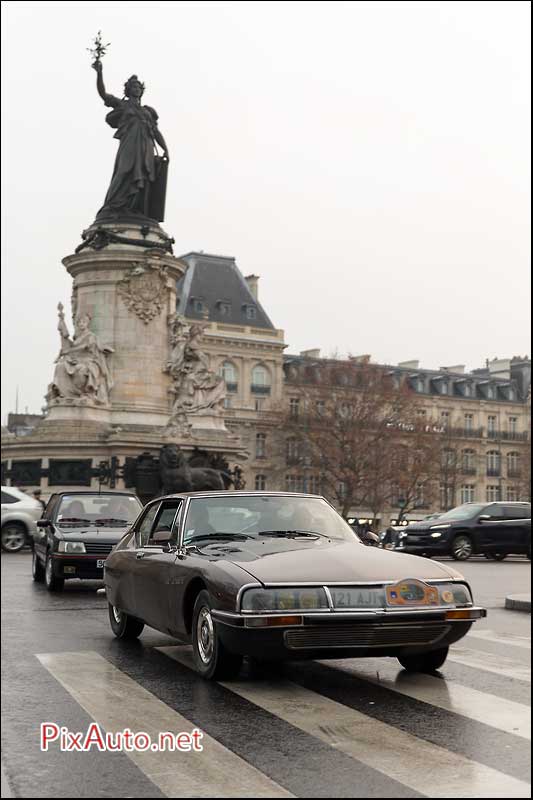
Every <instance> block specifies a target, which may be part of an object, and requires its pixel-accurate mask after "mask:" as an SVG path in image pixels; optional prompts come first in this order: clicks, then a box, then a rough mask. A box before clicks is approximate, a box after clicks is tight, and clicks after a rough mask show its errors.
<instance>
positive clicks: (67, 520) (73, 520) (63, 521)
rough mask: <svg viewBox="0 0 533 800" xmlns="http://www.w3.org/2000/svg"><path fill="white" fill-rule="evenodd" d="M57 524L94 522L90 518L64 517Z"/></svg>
mask: <svg viewBox="0 0 533 800" xmlns="http://www.w3.org/2000/svg"><path fill="white" fill-rule="evenodd" d="M57 524H58V525H59V526H60V527H61V525H92V522H91V520H90V519H82V518H81V517H63V518H62V519H59V520H58V521H57Z"/></svg>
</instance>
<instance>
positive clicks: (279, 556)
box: [104, 491, 486, 679]
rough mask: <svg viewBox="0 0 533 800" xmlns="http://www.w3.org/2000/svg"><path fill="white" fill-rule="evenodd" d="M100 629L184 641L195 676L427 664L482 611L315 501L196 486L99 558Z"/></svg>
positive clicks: (463, 585)
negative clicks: (248, 663)
mask: <svg viewBox="0 0 533 800" xmlns="http://www.w3.org/2000/svg"><path fill="white" fill-rule="evenodd" d="M104 580H105V585H106V594H107V599H108V602H109V619H110V623H111V628H112V630H113V632H114V634H115V635H116V636H117V637H118V638H122V639H129V638H134V637H137V636H139V634H140V633H141V631H142V629H143V627H144V625H145V624H146V625H149V626H151V627H153V628H156V629H157V630H159V631H161V632H163V633H166V634H170V635H171V636H175V637H177V638H179V639H181V640H182V641H186V642H190V643H192V647H193V654H194V661H195V664H196V667H197V669H198V671H199V673H200V674H201V675H202V676H204V677H205V678H208V679H220V678H222V677H225V678H228V677H231V676H232V675H235V674H237V672H238V671H239V669H240V666H241V662H242V659H243V656H251V657H254V658H256V659H259V660H264V661H274V660H283V659H285V660H295V659H302V658H305V659H310V658H321V659H327V658H348V657H350V658H353V657H357V656H362V657H364V656H367V657H368V656H395V657H397V658H398V660H399V662H400V664H401V665H402V666H403V667H404V668H405V669H407V670H410V671H417V672H432V671H434V670H436V669H438V668H439V667H440V666H442V664H443V663H444V661H445V659H446V656H447V653H448V647H449V645H450V644H452V643H453V642H456V641H457V640H458V639H461V637H463V636H464V635H465V634H466V633H467V632H468V631H469V629H470V627H471V625H472V623H473V622H474V620H476V619H479V618H480V617H484V616H486V611H485V609H484V608H480V607H479V606H475V605H474V602H473V598H472V592H471V590H470V587H469V586H468V584H467V582H466V581H465V580H464V578H463V577H462V576H461V575H460V574H459V573H458V572H456V570H454V569H452V568H451V567H449V566H448V565H445V564H441V563H437V562H433V561H429V560H427V559H425V558H420V557H418V556H411V555H405V554H399V553H393V552H388V551H386V550H378V549H377V548H370V547H365V546H364V545H363V544H362V543H361V541H360V540H359V539H358V538H357V536H356V535H355V533H354V532H353V530H352V529H351V528H350V526H349V525H348V524H347V523H346V522H345V521H344V520H343V519H342V517H341V516H340V515H339V514H338V513H337V512H336V511H335V509H334V508H333V507H332V506H331V505H330V504H329V503H328V502H327V501H326V500H325V499H324V498H322V497H319V496H316V495H306V494H290V493H285V492H283V493H282V492H278V493H275V492H246V491H242V492H198V493H194V494H180V495H172V496H168V497H163V498H158V499H157V500H154V501H152V502H151V503H149V504H148V505H147V506H145V508H144V509H143V511H142V513H141V514H140V516H139V517H138V519H137V520H136V522H135V523H134V524H133V526H132V527H131V528H130V530H129V531H128V532H127V533H126V534H125V536H124V537H123V539H122V540H121V542H120V543H119V544H118V545H117V547H116V548H115V549H114V551H113V552H112V553H111V555H110V556H109V557H108V558H107V560H106V562H105V567H104Z"/></svg>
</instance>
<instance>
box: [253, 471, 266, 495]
mask: <svg viewBox="0 0 533 800" xmlns="http://www.w3.org/2000/svg"><path fill="white" fill-rule="evenodd" d="M266 485H267V480H266V475H256V476H255V488H256V490H257V491H258V492H261V491H263V490H264V489H266Z"/></svg>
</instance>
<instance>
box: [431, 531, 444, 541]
mask: <svg viewBox="0 0 533 800" xmlns="http://www.w3.org/2000/svg"><path fill="white" fill-rule="evenodd" d="M440 536H442V531H434V532H433V533H432V534H431V538H432V539H438V538H439V537H440Z"/></svg>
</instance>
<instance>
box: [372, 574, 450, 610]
mask: <svg viewBox="0 0 533 800" xmlns="http://www.w3.org/2000/svg"><path fill="white" fill-rule="evenodd" d="M385 591H386V595H387V605H389V606H438V605H439V602H440V601H439V591H438V589H437V588H436V587H435V586H428V584H427V583H424V582H423V581H419V580H416V578H414V579H409V580H405V581H400V582H399V583H395V584H393V585H392V586H387V587H385Z"/></svg>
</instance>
